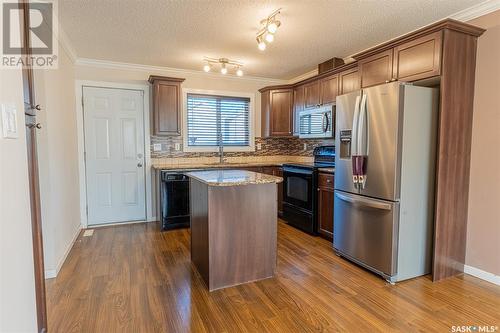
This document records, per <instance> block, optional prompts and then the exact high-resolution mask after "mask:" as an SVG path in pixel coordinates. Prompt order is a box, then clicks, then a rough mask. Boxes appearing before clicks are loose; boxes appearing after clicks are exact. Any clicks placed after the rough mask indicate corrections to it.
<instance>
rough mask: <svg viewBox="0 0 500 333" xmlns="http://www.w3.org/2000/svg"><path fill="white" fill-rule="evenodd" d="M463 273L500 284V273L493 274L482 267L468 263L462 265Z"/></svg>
mask: <svg viewBox="0 0 500 333" xmlns="http://www.w3.org/2000/svg"><path fill="white" fill-rule="evenodd" d="M464 273H466V274H469V275H472V276H475V277H477V278H479V279H481V280H485V281H488V282H491V283H494V284H496V285H498V286H500V275H495V274H493V273H490V272H487V271H483V270H482V269H479V268H476V267H472V266H469V265H465V266H464Z"/></svg>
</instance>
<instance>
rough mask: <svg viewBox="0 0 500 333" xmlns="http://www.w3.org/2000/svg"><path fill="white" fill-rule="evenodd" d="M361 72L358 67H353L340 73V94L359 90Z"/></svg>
mask: <svg viewBox="0 0 500 333" xmlns="http://www.w3.org/2000/svg"><path fill="white" fill-rule="evenodd" d="M359 88H360V85H359V72H358V69H357V68H353V69H350V70H347V71H344V72H341V73H340V74H339V95H343V94H347V93H350V92H351V91H355V90H359Z"/></svg>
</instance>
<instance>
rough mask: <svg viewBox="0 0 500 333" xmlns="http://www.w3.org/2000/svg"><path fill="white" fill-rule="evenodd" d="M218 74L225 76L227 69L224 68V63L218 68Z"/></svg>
mask: <svg viewBox="0 0 500 333" xmlns="http://www.w3.org/2000/svg"><path fill="white" fill-rule="evenodd" d="M220 72H221V73H222V74H224V75H226V74H227V68H226V64H225V63H222V65H221V67H220Z"/></svg>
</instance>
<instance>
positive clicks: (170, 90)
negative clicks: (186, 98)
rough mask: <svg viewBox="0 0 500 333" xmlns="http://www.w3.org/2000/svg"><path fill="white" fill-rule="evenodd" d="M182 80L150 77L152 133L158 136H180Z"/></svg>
mask: <svg viewBox="0 0 500 333" xmlns="http://www.w3.org/2000/svg"><path fill="white" fill-rule="evenodd" d="M183 81H184V79H178V78H171V77H163V76H154V75H152V76H150V77H149V82H150V83H152V84H153V122H154V124H153V129H154V131H153V133H154V135H159V136H178V135H181V127H182V122H181V114H182V111H181V105H182V104H181V83H182V82H183Z"/></svg>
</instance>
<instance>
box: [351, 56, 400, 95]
mask: <svg viewBox="0 0 500 333" xmlns="http://www.w3.org/2000/svg"><path fill="white" fill-rule="evenodd" d="M392 58H393V50H392V49H390V50H387V51H383V52H380V53H377V54H375V55H373V56H371V57H368V58H364V59H361V60H360V61H359V69H360V73H361V88H366V87H371V86H375V85H377V84H381V83H387V82H390V81H391V80H393V76H392Z"/></svg>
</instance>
